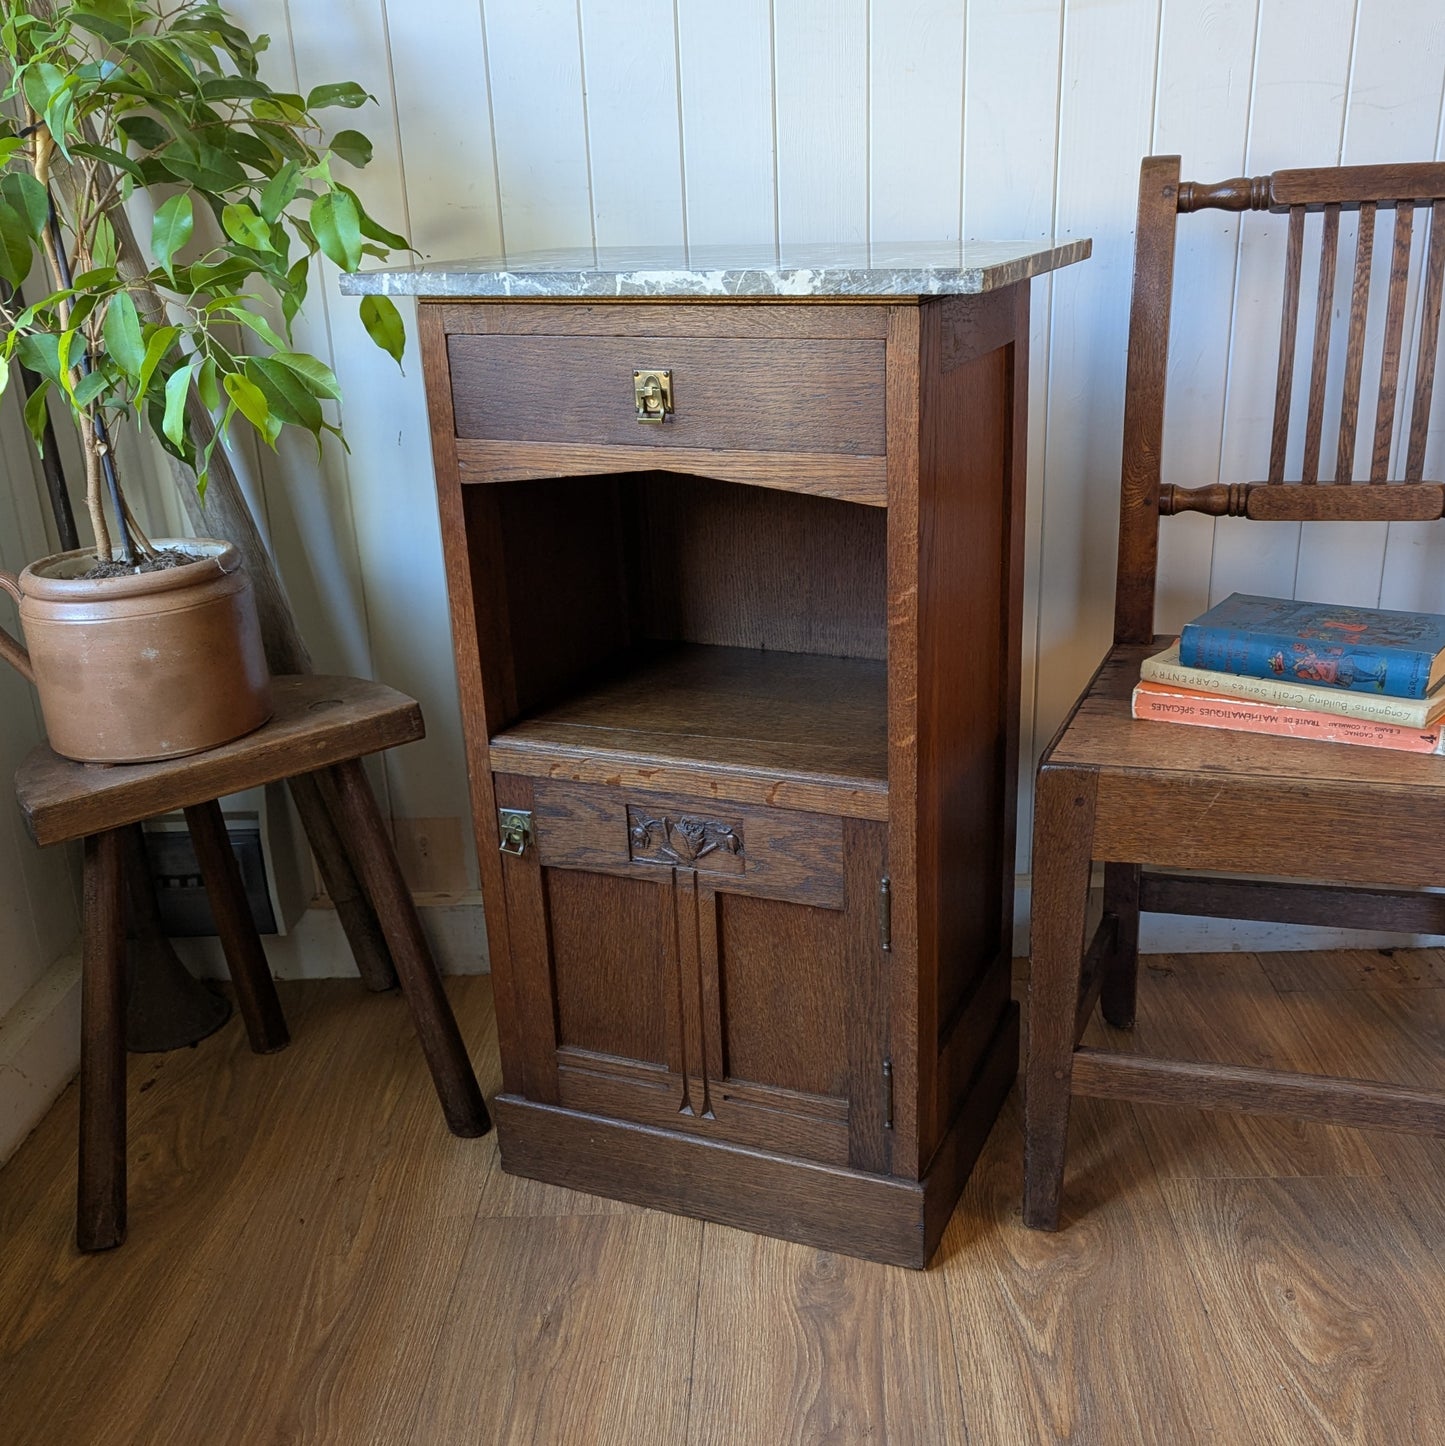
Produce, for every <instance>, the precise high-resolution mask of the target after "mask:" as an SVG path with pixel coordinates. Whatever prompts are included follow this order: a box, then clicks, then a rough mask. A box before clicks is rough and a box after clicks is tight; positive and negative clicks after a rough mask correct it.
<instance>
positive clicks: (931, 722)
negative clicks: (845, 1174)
mask: <svg viewBox="0 0 1445 1446" xmlns="http://www.w3.org/2000/svg"><path fill="white" fill-rule="evenodd" d="M1016 312H1017V298H1016V295H1015V294H1014V291H1013V290H1009V291H1004V292H1000V293H993V294H989V295H985V296H981V297H976V298H974V297H970V298H959V299H950V300H948V301H946V302H941V303H936V304H933V305H927V306H925V307H924V309H923V315H924V328H925V332H924V356H925V358H926V363H925V367H924V376H923V386H922V422H921V427H920V441H921V446H920V460H919V512H920V519H921V520H920V526H919V543H920V546H919V563H918V572H919V688H918V750H919V761H918V790H919V804H918V809H919V858H918V888H919V894H920V901H921V902H920V916H921V917H923V918H928V919H931V920H932V923H933V930H932V937H929V936H928V935H925V936H924V937H923V939H922V940H921V941H920V949H921V952H922V956H923V958H924V960H925V961H928V962H925V963H924V965H923V968H922V971H921V972H922V975H923V979H924V980H925V984H924V986H923V987H924V988H925V989H926V988H927V983H926V981H927V980H928V979H929V978H930V976H931V977H932V978H933V980H934V981H935V988H936V994H935V1004H934V1008H933V1009H932V1010H930V1011H928V1012H930V1013H932V1015H933V1019H934V1027H935V1031H936V1034H935V1037H934V1038H933V1039H932V1040H931V1041H930V1040H929V1039H928V1038H927V1037H926V1036H925V1037H924V1038H923V1039H922V1040H921V1042H920V1047H921V1048H923V1049H925V1050H927V1051H929V1052H930V1053H931V1055H932V1057H933V1058H934V1059H935V1060H936V1059H937V1057H938V1055H939V1054H940V1053H941V1052H943V1051H944V1049H945V1048H946V1046H947V1044H948V1041H949V1039H950V1038H951V1037H952V1036H953V1035H955V1034H956V1033H957V1032H958V1031H959V1027H960V1024H961V1022H963V1021H964V1019H965V1017H966V1016H968V1015H969V1011H970V1010H974V1009H979V1010H986V1011H987V1012H988V1013H990V1014H991V1015H994V1016H996V1015H997V1014H998V1013H999V1010H1000V1008H1001V1001H1000V999H999V998H997V997H995V996H997V994H998V991H997V990H996V989H991V988H984V987H982V986H983V984H984V981H985V980H987V979H991V978H992V975H993V974H994V973H997V972H999V971H1003V972H1005V973H1006V971H1007V969H1008V952H1009V923H1010V922H1011V921H1010V919H1009V918H1007V917H1006V914H1005V910H1004V908H1003V889H1002V887H1001V882H1000V874H1001V871H1004V870H1005V869H1007V870H1008V871H1010V872H1011V870H1012V857H1013V855H1012V848H1011V845H1010V846H1008V847H1007V849H1006V845H1009V841H1010V840H1011V839H1012V837H1013V825H1012V812H1013V807H1014V793H1015V785H1014V780H1013V776H1012V773H1013V767H1014V760H1015V758H1016V752H1015V749H1016V743H1014V742H1013V741H1012V740H1013V739H1014V738H1016V734H1017V702H1016V700H1015V699H1013V697H1012V693H1013V692H1016V690H1017V681H1016V674H1015V671H1014V669H1013V668H1012V667H1011V666H1010V664H1009V659H1010V657H1011V656H1012V654H1013V653H1014V652H1015V651H1016V648H1017V636H1016V632H1017V621H1016V617H1015V613H1016V607H1015V596H1014V595H1015V594H1016V593H1017V584H1016V579H1015V577H1014V576H1013V572H1014V569H1013V565H1012V562H1013V548H1012V545H1011V524H1012V522H1013V512H1014V495H1013V494H1014V486H1013V484H1014V478H1015V465H1014V464H1015V455H1014V454H1015V448H1016V435H1015V431H1016V429H1015V405H1016V398H1015V387H1014V381H1015V352H1014V347H1015V344H1016V332H1015V323H1016V319H1017V318H1016ZM924 901H926V902H924ZM930 956H931V958H930ZM930 963H931V968H930ZM994 1022H995V1020H994V1019H989V1020H986V1021H980V1020H972V1019H971V1018H970V1019H969V1023H970V1025H975V1026H978V1027H977V1028H973V1027H969V1028H965V1029H964V1030H963V1034H964V1035H965V1036H966V1037H968V1038H977V1039H978V1040H979V1042H980V1044H981V1043H982V1042H986V1040H987V1039H988V1037H989V1036H990V1034H991V1033H992V1025H993V1023H994ZM974 1052H975V1053H976V1052H977V1051H974ZM970 1063H972V1062H971V1061H951V1065H952V1068H951V1069H950V1071H949V1074H952V1075H955V1080H956V1074H955V1072H961V1073H962V1074H963V1075H964V1076H965V1078H964V1080H963V1084H964V1085H966V1084H967V1075H968V1073H969V1065H970ZM946 1078H947V1076H945V1079H946ZM944 1093H946V1091H940V1092H938V1094H936V1095H935V1099H934V1101H933V1106H932V1108H930V1109H929V1110H928V1115H929V1119H928V1122H927V1127H926V1128H924V1129H922V1130H921V1131H920V1134H921V1140H920V1143H921V1145H922V1147H923V1157H924V1159H925V1160H926V1159H927V1158H928V1155H929V1153H930V1152H931V1150H932V1149H933V1148H934V1146H935V1145H936V1144H937V1142H938V1140H940V1139H941V1138H942V1135H943V1133H944V1131H945V1130H946V1128H947V1126H948V1123H949V1116H950V1114H951V1112H952V1106H953V1104H954V1103H955V1101H954V1100H953V1099H952V1098H944V1097H940V1095H942V1094H944Z"/></svg>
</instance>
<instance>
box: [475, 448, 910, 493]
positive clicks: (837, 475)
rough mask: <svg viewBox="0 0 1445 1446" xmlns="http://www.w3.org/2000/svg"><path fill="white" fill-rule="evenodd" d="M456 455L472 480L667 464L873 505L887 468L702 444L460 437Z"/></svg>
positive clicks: (819, 455)
mask: <svg viewBox="0 0 1445 1446" xmlns="http://www.w3.org/2000/svg"><path fill="white" fill-rule="evenodd" d="M456 452H457V465H458V468H459V470H460V473H461V479H462V481H463V482H467V483H488V482H518V481H526V480H533V479H545V478H549V477H582V476H607V475H610V474H612V473H615V472H627V471H633V470H638V469H641V468H645V467H657V466H659V465H665V466H667V467H668V468H670V469H671V470H672V471H673V472H680V473H693V474H696V475H697V476H700V477H716V478H718V479H720V480H721V481H724V482H738V483H742V484H744V485H747V486H753V487H771V488H775V489H777V490H779V491H783V492H802V493H806V494H809V495H812V496H817V497H834V498H838V499H841V500H842V501H845V502H858V503H861V504H863V505H865V506H868V507H883V506H885V505H886V503H887V496H886V491H885V488H884V482H883V478H884V467H883V463H882V461H881V459H880V458H877V457H842V456H838V455H836V454H830V453H827V452H738V451H731V452H729V451H718V450H709V449H707V448H705V447H675V448H669V449H668V450H667V451H666V452H660V451H659V450H658V449H657V448H655V447H626V446H612V447H608V446H602V447H598V446H592V445H590V444H588V443H585V442H509V441H494V440H490V439H485V438H479V437H463V438H460V439H458V440H457V442H456Z"/></svg>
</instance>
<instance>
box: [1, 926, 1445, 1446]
mask: <svg viewBox="0 0 1445 1446" xmlns="http://www.w3.org/2000/svg"><path fill="white" fill-rule="evenodd" d="M281 988H282V993H283V999H284V1001H285V1003H286V1006H287V1010H288V1013H289V1015H290V1018H291V1023H292V1034H293V1039H294V1042H293V1044H292V1045H291V1047H290V1049H289V1050H287V1051H286V1052H285V1053H284V1054H281V1055H274V1056H268V1057H258V1056H254V1055H252V1054H250V1053H249V1052H248V1051H247V1049H246V1047H245V1042H244V1038H243V1035H242V1031H241V1028H240V1025H239V1023H238V1022H236V1021H232V1022H231V1024H229V1025H228V1026H227V1027H226V1029H225V1030H224V1031H222V1032H221V1034H219V1035H218V1036H216V1037H214V1038H213V1039H211V1040H208V1041H205V1042H204V1043H203V1044H202V1045H201V1046H199V1047H198V1048H196V1049H194V1050H183V1051H180V1052H178V1053H175V1054H169V1055H159V1056H137V1057H134V1058H132V1060H131V1064H130V1098H131V1148H130V1162H131V1189H130V1202H131V1208H130V1218H131V1226H130V1239H129V1241H128V1242H127V1244H126V1245H125V1246H124V1247H122V1248H121V1249H120V1250H118V1251H114V1252H111V1253H110V1254H108V1255H102V1256H93V1257H82V1256H79V1255H78V1254H76V1252H75V1250H74V1247H73V1245H72V1243H71V1231H72V1227H73V1221H72V1209H73V1191H74V1174H75V1170H74V1133H75V1111H76V1100H75V1092H74V1090H73V1089H72V1090H70V1091H68V1092H67V1094H66V1095H65V1096H64V1097H63V1098H62V1100H61V1101H60V1102H59V1104H58V1105H57V1106H56V1108H55V1109H54V1110H53V1111H52V1112H51V1114H50V1116H49V1117H48V1118H47V1119H46V1120H45V1122H44V1123H43V1124H42V1125H41V1127H40V1128H39V1129H38V1130H37V1131H36V1133H35V1134H34V1135H33V1136H32V1137H31V1138H30V1140H29V1141H27V1143H26V1144H25V1145H24V1146H23V1147H22V1149H21V1150H20V1151H19V1153H18V1154H17V1155H16V1156H15V1157H14V1159H13V1160H12V1161H11V1162H10V1163H9V1165H8V1166H6V1167H5V1169H4V1170H3V1171H0V1442H3V1443H4V1446H30V1443H34V1446H99V1443H106V1446H109V1443H123V1442H142V1443H173V1442H174V1443H181V1446H192V1443H195V1446H201V1443H204V1446H213V1443H216V1446H219V1443H228V1442H235V1443H245V1446H275V1443H282V1442H288V1443H289V1442H325V1443H338V1446H362V1443H372V1442H375V1443H387V1446H392V1443H394V1446H407V1443H414V1446H433V1443H437V1446H440V1443H452V1442H458V1443H460V1442H467V1443H471V1442H528V1443H537V1446H591V1443H600V1446H612V1443H617V1446H651V1443H659V1446H673V1443H677V1446H694V1443H696V1446H702V1443H718V1446H723V1443H728V1446H732V1443H757V1446H790V1443H794V1442H827V1443H852V1442H870V1443H872V1442H889V1443H920V1446H935V1443H950V1442H970V1443H976V1446H978V1443H1000V1446H1027V1443H1032V1442H1048V1441H1056V1440H1067V1441H1078V1442H1100V1443H1112V1442H1119V1443H1129V1446H1135V1443H1155V1442H1157V1443H1169V1446H1173V1443H1186V1442H1194V1441H1209V1442H1215V1443H1230V1446H1232V1443H1245V1442H1250V1443H1252V1442H1269V1443H1276V1442H1277V1443H1283V1446H1297V1443H1309V1442H1316V1441H1319V1442H1325V1441H1357V1442H1366V1443H1371V1446H1387V1443H1394V1442H1399V1443H1402V1446H1407V1443H1408V1446H1428V1443H1431V1442H1437V1441H1445V1370H1442V1365H1445V1142H1440V1141H1433V1140H1430V1141H1427V1140H1421V1139H1416V1138H1411V1137H1404V1136H1389V1135H1384V1134H1373V1135H1368V1136H1367V1135H1365V1134H1362V1133H1357V1132H1352V1131H1349V1130H1344V1129H1339V1128H1334V1127H1327V1126H1312V1125H1303V1124H1293V1123H1287V1122H1281V1121H1273V1120H1262V1119H1252V1120H1250V1119H1240V1118H1231V1117H1225V1116H1206V1115H1204V1114H1202V1113H1197V1112H1192V1111H1188V1110H1164V1109H1142V1108H1134V1107H1130V1106H1127V1105H1119V1104H1113V1103H1107V1102H1102V1101H1091V1100H1085V1101H1081V1102H1079V1103H1078V1104H1077V1105H1076V1111H1075V1132H1074V1144H1073V1149H1072V1153H1071V1168H1070V1172H1069V1179H1068V1186H1067V1207H1066V1214H1067V1219H1068V1228H1067V1229H1066V1230H1064V1231H1063V1232H1061V1233H1060V1234H1058V1235H1057V1236H1044V1235H1038V1234H1034V1233H1032V1232H1029V1231H1026V1230H1024V1229H1023V1228H1022V1226H1021V1225H1020V1223H1019V1217H1018V1208H1019V1178H1020V1143H1019V1115H1018V1109H1017V1104H1016V1101H1014V1100H1011V1101H1010V1104H1009V1106H1008V1108H1007V1110H1006V1112H1005V1115H1004V1117H1003V1118H1002V1119H1001V1120H1000V1122H999V1125H998V1127H997V1128H996V1129H995V1130H994V1133H993V1135H992V1137H991V1139H990V1141H989V1144H988V1147H987V1149H986V1151H985V1153H984V1156H983V1159H982V1160H981V1162H980V1165H979V1168H978V1170H977V1171H976V1173H975V1175H974V1178H973V1180H972V1182H971V1184H970V1186H969V1189H968V1192H967V1194H966V1195H965V1197H964V1199H963V1202H962V1204H961V1205H960V1207H959V1209H958V1211H957V1213H956V1214H955V1216H954V1219H953V1222H952V1224H951V1226H950V1227H949V1230H948V1234H947V1237H946V1239H945V1242H944V1245H943V1249H942V1252H941V1256H940V1259H939V1262H938V1264H937V1265H936V1266H935V1267H934V1269H932V1270H930V1271H928V1272H927V1273H922V1274H920V1273H914V1272H909V1271H904V1270H897V1269H892V1268H889V1267H883V1266H876V1265H868V1264H864V1263H862V1262H860V1261H856V1260H852V1259H848V1258H845V1257H843V1256H837V1255H829V1254H827V1253H824V1252H820V1251H817V1250H810V1249H806V1248H804V1247H801V1246H794V1245H786V1244H782V1243H780V1242H778V1241H774V1240H767V1239H764V1238H762V1237H758V1236H752V1235H746V1234H743V1233H740V1232H738V1231H735V1230H729V1229H725V1228H722V1227H716V1226H712V1225H707V1226H704V1225H702V1224H700V1223H698V1222H696V1221H691V1220H683V1219H678V1218H675V1217H672V1216H668V1215H661V1214H656V1213H653V1212H650V1211H643V1210H638V1209H634V1208H632V1207H629V1206H624V1205H618V1204H613V1203H611V1202H608V1201H605V1200H599V1199H593V1198H591V1197H588V1196H583V1195H575V1194H571V1193H569V1192H567V1191H562V1190H557V1189H553V1188H550V1187H548V1186H543V1185H539V1184H536V1183H533V1182H529V1181H523V1180H515V1179H512V1178H511V1177H509V1176H507V1175H504V1174H503V1173H502V1172H501V1171H500V1170H499V1169H498V1168H497V1151H496V1144H495V1140H494V1139H493V1138H488V1139H486V1140H480V1141H475V1140H474V1141H467V1140H456V1139H453V1138H452V1137H451V1136H450V1135H448V1134H447V1133H446V1131H445V1129H444V1127H443V1125H442V1120H441V1115H440V1112H439V1110H438V1109H437V1106H436V1103H435V1100H434V1098H433V1096H432V1094H431V1091H430V1088H429V1086H428V1084H427V1081H426V1076H425V1072H424V1069H423V1067H422V1063H421V1059H420V1055H419V1054H418V1052H417V1050H416V1047H415V1044H414V1041H413V1039H412V1037H411V1031H410V1027H409V1024H408V1021H407V1016H406V1013H405V1009H404V1006H403V1005H402V1003H401V1001H400V1000H399V999H398V998H396V997H394V996H388V997H377V996H372V995H368V994H366V993H365V992H364V990H362V988H361V987H360V986H359V985H352V984H349V983H345V982H337V983H324V984H317V983H312V984H291V985H282V986H281ZM449 989H450V993H451V995H452V998H453V1000H454V1002H455V1004H456V1006H457V1009H458V1013H459V1016H460V1018H461V1021H462V1027H463V1031H464V1033H465V1034H466V1036H467V1038H468V1041H469V1043H470V1045H471V1047H472V1050H473V1053H474V1056H475V1058H476V1059H477V1060H478V1062H479V1065H480V1069H481V1073H482V1076H483V1084H484V1087H485V1088H486V1089H487V1091H488V1093H489V1094H490V1093H491V1092H492V1091H493V1090H495V1089H496V1088H497V1087H498V1084H499V1079H498V1071H497V1063H496V1034H495V1027H494V1023H493V1018H492V1012H491V996H490V989H489V981H488V980H486V979H485V978H465V979H453V980H451V981H449ZM1093 1028H1094V1030H1095V1031H1096V1036H1097V1037H1102V1036H1103V1035H1104V1034H1105V1033H1107V1031H1104V1030H1103V1027H1102V1026H1100V1025H1098V1024H1096V1025H1095V1026H1094V1027H1093ZM1136 1033H1137V1039H1138V1044H1139V1047H1140V1048H1141V1049H1150V1048H1152V1049H1155V1050H1158V1051H1161V1052H1163V1051H1168V1050H1174V1049H1182V1048H1184V1047H1185V1042H1186V1041H1188V1040H1193V1041H1195V1042H1196V1043H1195V1046H1194V1047H1195V1049H1196V1051H1197V1052H1198V1053H1200V1054H1207V1055H1216V1056H1218V1057H1221V1058H1233V1059H1235V1060H1237V1061H1241V1062H1248V1063H1255V1064H1268V1065H1273V1066H1279V1067H1286V1068H1302V1069H1310V1070H1322V1071H1331V1070H1338V1071H1344V1070H1349V1071H1352V1072H1355V1073H1360V1074H1374V1075H1378V1076H1381V1077H1387V1078H1395V1079H1399V1080H1409V1081H1416V1082H1421V1083H1424V1082H1431V1083H1434V1084H1437V1085H1438V1084H1441V1083H1445V1069H1442V1064H1441V1060H1442V1057H1445V1050H1442V1043H1445V1040H1442V1035H1445V958H1442V956H1441V955H1439V954H1436V953H1433V952H1428V951H1422V952H1414V953H1409V954H1405V953H1400V954H1397V955H1394V956H1393V957H1390V956H1387V955H1384V954H1379V953H1373V952H1370V953H1366V952H1361V953H1356V954H1349V953H1336V954H1327V955H1297V954H1289V955H1258V956H1256V955H1250V954H1233V955H1218V956H1167V957H1158V958H1154V959H1151V960H1149V961H1147V967H1146V970H1145V977H1144V979H1143V981H1142V983H1141V996H1140V1021H1139V1025H1138V1029H1137V1031H1136Z"/></svg>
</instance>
